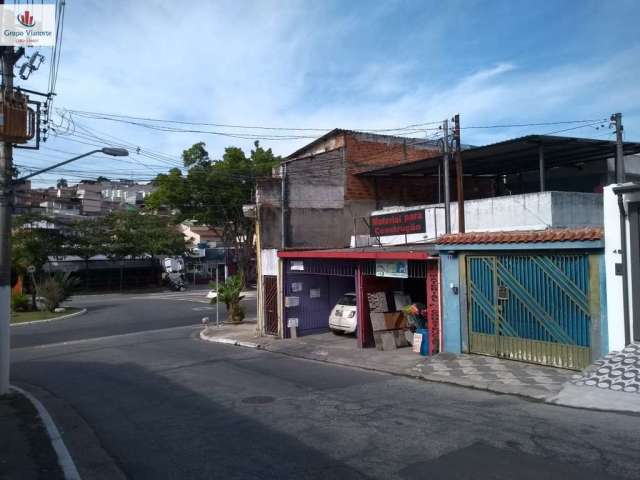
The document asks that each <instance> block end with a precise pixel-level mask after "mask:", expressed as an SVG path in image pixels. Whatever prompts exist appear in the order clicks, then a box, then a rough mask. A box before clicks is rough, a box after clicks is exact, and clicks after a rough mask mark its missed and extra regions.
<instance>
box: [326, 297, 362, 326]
mask: <svg viewBox="0 0 640 480" xmlns="http://www.w3.org/2000/svg"><path fill="white" fill-rule="evenodd" d="M356 312H357V310H356V294H355V293H353V292H349V293H345V294H344V295H343V296H342V297H341V298H340V300H338V303H336V306H335V307H333V310H331V314H330V315H329V328H330V329H331V331H332V332H333V333H336V334H342V333H354V332H355V331H356V328H357V327H358V315H357V314H356Z"/></svg>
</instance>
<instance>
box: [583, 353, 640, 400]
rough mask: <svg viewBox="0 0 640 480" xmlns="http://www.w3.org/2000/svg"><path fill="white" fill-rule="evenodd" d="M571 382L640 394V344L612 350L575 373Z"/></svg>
mask: <svg viewBox="0 0 640 480" xmlns="http://www.w3.org/2000/svg"><path fill="white" fill-rule="evenodd" d="M571 383H573V384H574V385H579V386H591V387H598V388H602V389H608V390H614V391H622V392H628V393H638V394H640V344H638V343H632V344H631V345H629V346H628V347H626V348H624V349H623V350H621V351H619V352H611V353H610V354H608V355H606V356H605V357H604V358H602V359H600V360H598V361H597V362H595V363H594V364H593V365H591V366H590V367H588V368H587V369H586V370H585V371H584V372H582V373H581V374H579V375H573V376H572V378H571Z"/></svg>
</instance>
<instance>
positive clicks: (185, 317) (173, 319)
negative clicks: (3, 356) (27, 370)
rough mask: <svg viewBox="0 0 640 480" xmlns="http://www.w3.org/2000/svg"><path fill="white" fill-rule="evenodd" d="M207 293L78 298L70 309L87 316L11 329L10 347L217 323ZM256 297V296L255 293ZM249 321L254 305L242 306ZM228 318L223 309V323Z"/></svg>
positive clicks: (194, 291)
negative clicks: (206, 320)
mask: <svg viewBox="0 0 640 480" xmlns="http://www.w3.org/2000/svg"><path fill="white" fill-rule="evenodd" d="M206 294H207V290H187V291H186V292H169V291H167V292H162V293H152V294H136V293H132V294H106V295H79V296H75V297H73V299H72V301H71V302H70V303H69V305H72V306H74V307H79V308H87V309H88V313H87V314H85V315H80V316H78V317H73V318H69V319H65V320H62V321H59V322H44V323H36V324H32V325H17V326H13V327H12V329H11V346H12V347H13V348H23V347H28V346H35V345H43V344H50V343H59V342H68V341H75V340H84V339H88V338H97V337H106V336H110V335H122V334H125V333H133V332H143V331H148V330H159V329H163V328H172V327H181V326H185V325H195V324H200V323H201V321H202V318H203V317H205V316H208V317H209V318H210V319H211V320H212V321H215V315H216V310H215V305H211V304H210V303H209V300H207V298H206ZM253 294H254V295H255V292H253ZM243 305H244V306H245V310H246V314H247V318H248V317H255V314H256V312H255V301H249V299H247V301H244V302H243ZM225 318H226V310H225V308H224V305H221V306H220V319H221V320H224V319H225Z"/></svg>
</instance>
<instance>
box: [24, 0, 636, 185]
mask: <svg viewBox="0 0 640 480" xmlns="http://www.w3.org/2000/svg"><path fill="white" fill-rule="evenodd" d="M67 3H68V4H67V11H66V20H65V24H64V44H63V54H62V60H61V65H60V73H59V80H58V86H57V93H58V96H57V98H56V105H55V106H56V107H57V108H58V109H61V113H64V109H67V110H85V111H92V112H104V113H113V114H122V115H132V116H140V117H153V118H162V119H172V120H184V121H199V122H210V123H225V124H234V125H258V126H283V127H309V128H333V127H342V128H353V129H374V128H395V127H399V126H404V125H409V124H415V123H425V122H431V121H441V120H442V119H444V118H450V117H451V116H452V115H453V114H455V113H460V115H461V118H462V124H463V127H464V126H471V125H495V124H513V123H518V124H519V123H537V122H555V121H562V120H577V119H600V118H606V117H608V116H609V115H610V114H611V113H613V112H616V111H621V112H622V113H623V116H624V117H623V121H624V124H625V139H627V140H639V141H640V82H638V79H639V78H640V35H638V34H637V31H638V25H640V2H638V1H637V0H630V1H614V2H603V1H577V0H566V1H551V0H547V1H526V2H525V1H513V0H512V1H492V2H490V1H470V0H467V1H446V2H441V1H439V2H436V1H433V2H431V1H415V2H410V1H388V2H371V1H357V2H356V1H350V2H340V1H335V2H334V1H319V2H308V1H307V2H305V1H291V2H287V1H274V2H269V1H256V2H248V1H229V2H225V1H220V2H217V1H216V2H214V1H209V2H188V3H184V4H180V3H178V2H173V1H172V2H166V1H145V2H125V1H122V2H118V1H110V2H91V1H82V2H72V1H69V2H67ZM43 53H45V55H46V53H47V52H43ZM47 68H48V64H45V65H44V66H43V67H42V70H41V71H39V72H36V73H35V74H34V75H33V76H32V78H31V79H30V80H29V81H28V82H21V83H22V85H24V86H25V87H26V88H35V89H38V88H45V84H46V80H47V78H46V77H47V71H46V70H47ZM64 115H65V121H63V122H62V126H61V127H59V128H58V131H59V132H60V135H59V136H57V137H51V138H50V139H49V141H48V142H47V144H46V147H45V148H43V149H42V150H41V151H39V152H27V153H25V152H17V153H16V162H17V163H19V164H23V165H31V166H40V165H47V164H50V163H53V162H55V161H60V160H63V159H65V158H67V157H68V156H69V153H66V152H83V151H86V150H87V149H91V148H92V147H91V146H88V145H85V144H82V143H79V142H82V141H85V142H86V141H87V136H86V135H87V130H86V129H90V131H91V132H92V133H93V134H95V135H98V136H99V137H101V138H103V139H104V140H108V141H109V142H121V141H126V142H127V144H131V145H134V146H140V147H141V148H142V152H143V153H144V152H148V151H153V152H160V153H162V154H163V155H164V156H163V157H161V158H162V160H158V159H157V156H156V158H155V159H152V158H149V156H148V155H147V156H145V155H136V154H132V156H131V157H130V158H129V159H126V160H125V161H112V160H109V159H107V158H101V157H99V156H96V157H91V158H88V159H85V160H82V161H80V162H78V163H77V164H75V165H74V166H73V167H68V169H67V170H66V171H63V172H61V173H60V174H51V175H48V176H44V177H42V178H41V180H40V181H39V184H45V183H51V182H53V181H55V179H56V178H58V177H59V176H66V177H68V178H69V179H70V180H77V179H78V178H79V177H84V176H91V175H94V174H97V173H98V172H102V171H105V172H110V174H107V176H111V177H131V178H138V179H141V180H143V179H149V178H151V177H153V176H154V175H155V174H156V173H157V172H159V171H163V170H166V168H168V167H169V164H170V163H171V162H174V163H177V162H179V156H180V152H181V151H182V150H183V149H184V148H186V147H188V146H190V145H191V144H192V143H194V142H197V141H201V140H202V141H205V142H206V143H207V146H208V150H209V152H210V153H211V156H212V157H219V156H221V154H222V152H223V151H224V147H225V146H229V145H237V146H241V147H244V148H246V149H248V148H250V146H251V144H252V142H251V141H250V140H241V139H234V138H229V137H221V136H215V135H207V134H194V133H183V132H158V131H153V130H149V129H145V128H140V127H136V126H132V125H124V124H121V123H114V122H108V121H103V120H91V119H87V118H82V117H79V116H77V115H73V116H72V119H73V121H74V125H75V128H71V127H69V123H68V118H69V114H68V113H64ZM562 127H563V126H562V125H560V126H539V127H528V128H510V129H505V128H492V129H469V130H464V131H463V142H464V143H468V144H476V145H481V144H484V143H491V142H494V141H499V140H502V139H506V138H511V137H514V136H519V135H523V134H528V133H546V132H552V131H555V130H560V129H562ZM83 128H84V129H85V130H82V129H83ZM200 128H202V127H200ZM207 128H210V129H212V128H213V127H207ZM217 130H220V129H217ZM225 131H228V132H232V133H238V132H244V133H247V132H248V133H254V134H255V133H257V132H256V131H254V130H240V129H238V128H233V129H227V130H225ZM610 132H611V131H610V130H609V129H607V128H606V127H605V129H598V130H596V129H595V128H594V127H586V128H581V129H576V130H573V131H570V132H566V133H565V134H566V135H575V136H585V137H596V138H611V137H612V135H611V134H610ZM271 133H274V132H271ZM280 133H282V132H280ZM320 133H321V132H314V134H318V135H319V134H320ZM307 134H308V132H307ZM416 135H417V136H420V135H421V133H416ZM114 137H116V138H118V139H119V140H114ZM308 141H310V139H306V138H305V139H297V140H292V139H289V140H263V141H262V142H261V143H262V145H263V146H267V147H271V148H273V149H274V151H275V152H276V153H278V154H282V155H286V154H288V153H290V152H292V151H293V150H295V149H296V148H297V147H300V146H302V145H303V144H304V143H306V142H308ZM56 150H57V151H56ZM63 152H65V153H63ZM168 159H171V160H168ZM69 170H73V172H72V173H69ZM79 170H84V172H83V173H78V171H79ZM63 174H64V175H63ZM74 175H75V176H74ZM94 176H95V175H94Z"/></svg>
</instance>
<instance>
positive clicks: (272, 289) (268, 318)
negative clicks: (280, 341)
mask: <svg viewBox="0 0 640 480" xmlns="http://www.w3.org/2000/svg"><path fill="white" fill-rule="evenodd" d="M262 278H263V282H264V333H266V334H267V335H278V281H277V277H276V276H275V275H265V276H263V277H262Z"/></svg>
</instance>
